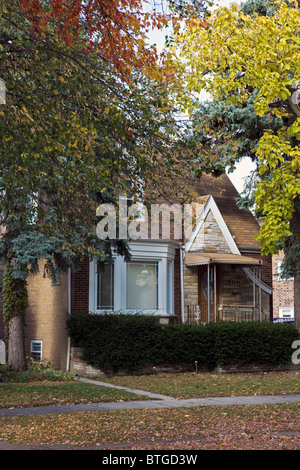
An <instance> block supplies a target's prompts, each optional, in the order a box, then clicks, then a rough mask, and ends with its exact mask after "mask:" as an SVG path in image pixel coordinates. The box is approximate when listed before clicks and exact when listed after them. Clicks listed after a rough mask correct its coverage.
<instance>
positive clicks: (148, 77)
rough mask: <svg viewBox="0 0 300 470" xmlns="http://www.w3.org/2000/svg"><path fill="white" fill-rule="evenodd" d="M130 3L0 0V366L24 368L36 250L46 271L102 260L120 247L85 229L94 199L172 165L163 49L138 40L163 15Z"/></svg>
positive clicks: (158, 180) (91, 224)
mask: <svg viewBox="0 0 300 470" xmlns="http://www.w3.org/2000/svg"><path fill="white" fill-rule="evenodd" d="M178 1H179V0H178ZM141 7H142V4H141V1H140V0H121V1H120V2H117V1H116V0H109V1H108V0H106V1H101V2H100V1H96V0H94V1H92V0H91V1H86V2H81V1H80V0H60V1H57V0H49V1H45V0H26V1H25V0H4V1H2V3H1V10H0V55H1V61H0V78H1V80H3V82H4V83H5V85H6V104H4V105H1V106H0V116H1V119H0V132H1V138H2V139H1V140H2V145H1V149H0V154H1V156H0V191H1V197H0V212H1V215H2V219H1V225H2V227H1V229H3V230H2V232H4V233H3V235H2V237H1V240H0V256H1V259H2V262H3V263H4V264H5V266H6V270H5V271H6V273H5V282H4V319H5V324H6V327H7V331H8V338H9V347H8V351H9V360H8V366H9V367H10V368H11V369H24V368H26V363H25V354H24V335H23V325H24V315H25V310H26V305H27V304H26V279H27V277H28V275H31V274H35V273H36V272H37V271H38V269H39V265H40V261H41V260H44V261H45V262H44V269H45V272H46V274H48V275H49V276H51V277H53V276H55V275H56V272H57V270H58V271H60V270H65V269H67V268H68V267H73V266H74V265H76V263H77V262H78V260H80V259H81V258H82V257H83V256H86V255H90V256H94V257H97V258H98V259H107V258H108V257H109V256H110V253H111V248H112V247H114V248H115V249H116V250H117V251H118V252H119V253H120V254H124V255H125V256H127V255H128V250H127V247H126V244H125V243H124V241H123V240H121V241H120V240H114V241H111V240H99V239H98V238H97V236H96V233H95V227H96V208H97V206H98V205H99V204H101V203H102V202H112V203H114V202H116V201H117V198H118V196H119V195H120V194H122V193H124V192H127V193H128V191H132V190H135V191H137V192H138V190H139V186H136V187H134V182H135V181H139V182H143V181H146V182H147V183H148V184H150V185H151V188H152V189H153V190H154V192H156V193H157V192H162V191H163V190H164V187H165V184H164V182H165V181H166V180H168V181H170V180H171V181H172V178H173V176H174V175H176V174H177V172H178V168H180V163H181V162H180V161H179V162H178V161H177V162H176V161H175V160H174V151H175V148H176V145H178V144H179V141H180V131H181V129H180V125H179V123H178V122H176V120H175V119H174V110H175V106H174V102H173V100H172V98H171V95H170V93H169V83H168V77H171V75H172V69H171V68H170V65H171V64H170V63H168V57H167V56H166V57H165V61H164V60H162V62H161V63H160V64H159V62H158V61H157V53H156V50H155V48H154V47H153V46H150V45H148V43H147V38H146V34H147V30H148V28H150V26H151V24H152V26H153V25H154V26H155V27H163V26H164V25H166V23H167V21H168V20H169V17H167V16H166V15H163V14H152V15H151V14H149V13H145V14H144V13H143V12H142V10H141V9H140V8H141ZM181 11H183V10H181ZM175 18H177V19H179V18H180V15H177V17H176V15H173V20H174V22H175ZM173 24H175V23H173ZM166 72H168V75H167V73H166ZM181 150H182V149H181ZM178 154H179V155H181V154H182V155H183V152H178Z"/></svg>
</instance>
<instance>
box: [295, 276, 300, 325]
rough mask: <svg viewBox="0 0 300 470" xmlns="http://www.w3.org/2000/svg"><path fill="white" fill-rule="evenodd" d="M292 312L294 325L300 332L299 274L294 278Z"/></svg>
mask: <svg viewBox="0 0 300 470" xmlns="http://www.w3.org/2000/svg"><path fill="white" fill-rule="evenodd" d="M294 312H295V313H294V315H295V325H296V327H297V328H298V330H299V331H300V273H298V274H296V276H295V278H294Z"/></svg>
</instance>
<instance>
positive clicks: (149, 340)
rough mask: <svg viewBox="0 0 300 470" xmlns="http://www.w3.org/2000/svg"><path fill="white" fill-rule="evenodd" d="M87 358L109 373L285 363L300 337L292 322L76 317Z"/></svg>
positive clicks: (72, 331)
mask: <svg viewBox="0 0 300 470" xmlns="http://www.w3.org/2000/svg"><path fill="white" fill-rule="evenodd" d="M67 329H68V332H69V335H70V337H71V338H72V340H73V342H75V344H77V345H78V346H80V347H81V348H82V359H83V360H84V361H86V362H87V363H88V364H89V365H91V366H93V367H95V368H97V369H100V370H103V371H105V372H119V371H138V370H141V369H143V368H146V367H150V366H162V365H164V366H168V365H169V366H183V367H184V366H191V367H194V363H195V361H198V367H199V368H206V369H213V368H215V367H217V366H224V365H255V364H259V365H264V364H268V365H274V366H276V365H281V364H287V363H290V361H291V356H292V353H293V350H292V343H293V341H295V340H297V339H299V338H300V333H299V331H298V330H297V329H296V327H295V326H294V325H291V324H273V323H267V322H262V323H259V322H242V323H234V322H223V323H210V324H207V325H186V324H167V325H163V324H161V323H159V322H158V321H157V318H155V317H154V316H150V315H149V316H148V315H143V314H122V313H118V314H110V313H107V314H106V313H105V314H102V315H99V314H92V313H91V314H82V315H80V314H76V315H71V316H70V317H69V318H68V320H67Z"/></svg>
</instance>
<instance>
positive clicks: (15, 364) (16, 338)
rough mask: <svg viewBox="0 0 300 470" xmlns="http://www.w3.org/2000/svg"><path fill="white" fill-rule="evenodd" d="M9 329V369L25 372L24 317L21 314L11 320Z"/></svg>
mask: <svg viewBox="0 0 300 470" xmlns="http://www.w3.org/2000/svg"><path fill="white" fill-rule="evenodd" d="M8 329H9V338H8V360H7V367H8V369H10V370H25V369H26V355H25V342H24V315H22V314H21V315H17V316H15V317H13V318H11V319H10V320H9V324H8Z"/></svg>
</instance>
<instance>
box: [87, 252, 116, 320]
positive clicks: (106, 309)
mask: <svg viewBox="0 0 300 470" xmlns="http://www.w3.org/2000/svg"><path fill="white" fill-rule="evenodd" d="M112 263H113V265H114V296H115V289H116V275H115V273H116V266H115V259H113V260H112ZM97 265H98V262H97V261H96V262H95V263H94V268H93V271H94V272H93V277H94V289H93V291H94V296H95V298H94V311H95V312H112V311H114V309H115V304H114V308H111V309H109V308H97V303H98V302H97V288H98V279H97V276H98V274H97ZM90 275H91V269H90ZM113 300H114V299H113Z"/></svg>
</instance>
